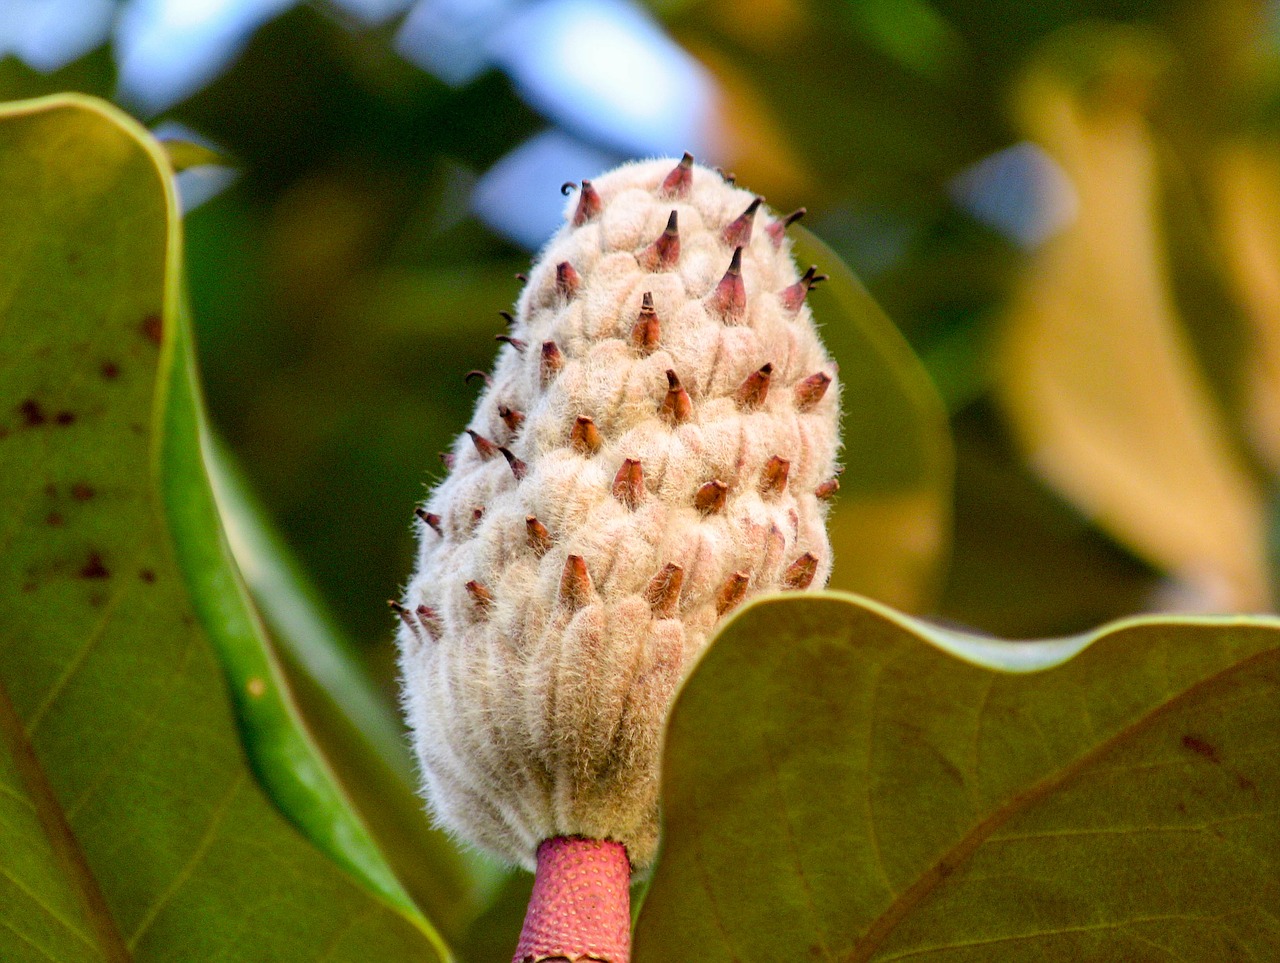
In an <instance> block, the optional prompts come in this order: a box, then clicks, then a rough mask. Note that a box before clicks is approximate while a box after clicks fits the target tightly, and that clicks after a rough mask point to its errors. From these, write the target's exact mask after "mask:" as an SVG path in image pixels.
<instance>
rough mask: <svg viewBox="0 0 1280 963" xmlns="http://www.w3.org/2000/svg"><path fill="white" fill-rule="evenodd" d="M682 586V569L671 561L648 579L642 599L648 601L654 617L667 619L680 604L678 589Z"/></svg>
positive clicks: (674, 612) (673, 614)
mask: <svg viewBox="0 0 1280 963" xmlns="http://www.w3.org/2000/svg"><path fill="white" fill-rule="evenodd" d="M683 587H684V569H682V568H681V567H680V566H679V565H676V564H675V563H673V562H668V563H667V564H666V565H664V566H662V570H661V571H660V572H658V574H657V575H655V576H654V577H653V578H651V579H650V580H649V585H648V587H647V588H646V589H645V590H644V600H645V601H646V602H648V603H649V607H650V608H651V609H652V610H653V617H654V618H655V619H669V618H673V617H674V616H675V614H676V609H677V607H678V606H679V605H680V589H681V588H683Z"/></svg>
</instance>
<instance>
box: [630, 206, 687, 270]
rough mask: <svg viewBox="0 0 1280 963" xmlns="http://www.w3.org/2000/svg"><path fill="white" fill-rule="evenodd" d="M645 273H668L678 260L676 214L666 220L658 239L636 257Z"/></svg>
mask: <svg viewBox="0 0 1280 963" xmlns="http://www.w3.org/2000/svg"><path fill="white" fill-rule="evenodd" d="M636 260H638V261H639V262H640V266H641V267H642V268H644V269H645V270H646V271H669V270H671V269H672V268H673V267H675V265H676V262H677V261H679V260H680V225H679V223H678V219H677V217H676V212H675V211H672V212H671V216H670V217H668V218H667V227H666V230H664V231H663V232H662V233H661V234H659V235H658V239H657V240H656V241H654V242H653V243H652V244H650V245H649V246H648V247H647V248H645V249H644V250H643V251H641V252H640V253H639V254H637V255H636Z"/></svg>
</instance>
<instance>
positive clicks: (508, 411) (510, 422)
mask: <svg viewBox="0 0 1280 963" xmlns="http://www.w3.org/2000/svg"><path fill="white" fill-rule="evenodd" d="M498 417H499V418H501V419H502V423H503V424H504V425H506V426H507V427H508V428H509V429H510V430H511V431H513V432H515V431H519V430H520V426H521V425H523V424H524V412H522V411H516V410H515V409H514V408H508V407H507V406H506V405H498Z"/></svg>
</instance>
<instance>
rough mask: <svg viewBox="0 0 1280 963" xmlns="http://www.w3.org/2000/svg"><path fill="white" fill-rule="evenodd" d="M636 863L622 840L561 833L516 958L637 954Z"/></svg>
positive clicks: (538, 881)
mask: <svg viewBox="0 0 1280 963" xmlns="http://www.w3.org/2000/svg"><path fill="white" fill-rule="evenodd" d="M630 885H631V863H630V861H629V860H628V859H627V850H626V848H625V847H624V846H623V845H622V844H621V843H614V842H609V841H608V840H603V839H584V838H582V837H581V836H556V837H555V838H553V839H545V840H543V841H542V844H541V845H540V846H539V847H538V870H537V874H536V875H535V876H534V879H533V894H532V895H531V896H530V897H529V910H528V912H527V913H525V917H524V929H523V930H521V931H520V942H519V943H518V944H517V945H516V955H515V958H514V960H513V963H539V961H541V960H569V961H572V963H577V961H579V960H599V961H603V963H629V961H630V959H631V890H630Z"/></svg>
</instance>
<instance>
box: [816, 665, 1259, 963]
mask: <svg viewBox="0 0 1280 963" xmlns="http://www.w3.org/2000/svg"><path fill="white" fill-rule="evenodd" d="M1278 651H1280V650H1278V649H1275V648H1270V649H1264V650H1262V651H1261V652H1255V653H1254V654H1253V655H1251V656H1249V657H1248V658H1246V659H1244V660H1242V661H1240V662H1237V663H1235V664H1234V665H1231V666H1228V667H1226V668H1224V669H1222V670H1220V671H1218V672H1214V673H1211V674H1210V675H1207V676H1205V677H1204V678H1203V679H1200V680H1199V681H1197V682H1196V683H1194V684H1193V685H1190V686H1188V687H1187V688H1185V689H1183V690H1182V691H1181V692H1179V693H1177V694H1176V695H1173V696H1172V697H1170V698H1168V699H1166V700H1165V701H1164V702H1162V703H1160V704H1159V705H1158V706H1155V707H1154V708H1152V709H1150V710H1149V711H1148V712H1147V713H1146V714H1144V715H1142V716H1141V717H1139V718H1137V719H1135V720H1133V721H1132V722H1130V723H1129V724H1128V725H1126V726H1124V727H1123V728H1121V729H1119V730H1117V731H1116V732H1115V733H1114V734H1112V735H1111V736H1110V737H1108V738H1107V739H1105V740H1103V741H1102V742H1100V743H1098V744H1097V745H1096V746H1095V747H1094V748H1093V749H1091V750H1089V751H1088V752H1086V753H1084V754H1083V755H1082V756H1080V757H1079V758H1078V759H1076V760H1075V761H1074V762H1072V763H1070V764H1069V765H1067V766H1064V767H1063V768H1062V769H1061V770H1060V771H1059V772H1057V773H1055V774H1054V775H1052V776H1047V777H1045V778H1044V779H1041V780H1040V781H1039V782H1037V783H1035V784H1034V785H1032V786H1031V787H1029V788H1028V789H1026V790H1024V791H1023V792H1021V793H1018V794H1017V795H1015V796H1013V797H1012V798H1010V799H1009V800H1008V801H1007V802H1006V803H1005V804H1004V805H1003V806H1001V807H1000V808H998V809H997V810H995V812H993V813H992V814H991V815H990V816H988V817H987V818H986V819H984V820H982V821H981V822H980V823H978V824H977V825H976V826H974V827H973V829H971V830H970V831H969V832H968V833H967V834H966V835H965V836H964V837H963V838H961V839H960V841H959V842H957V843H956V844H955V845H954V846H952V847H951V848H950V849H948V850H947V851H946V852H945V853H944V854H943V855H942V857H941V858H940V859H938V860H936V861H935V862H934V863H933V864H932V865H931V866H929V868H928V869H926V870H925V871H924V872H923V873H921V874H920V876H919V877H917V879H916V881H915V882H914V883H912V884H911V885H910V886H909V887H907V888H906V889H905V890H903V891H902V892H901V893H900V894H899V895H898V897H897V898H896V899H894V901H893V902H892V903H890V904H889V907H888V909H886V910H885V911H884V912H883V913H881V914H880V915H879V916H877V917H876V918H875V920H874V921H873V922H872V924H871V926H870V927H869V928H868V929H867V931H866V933H865V934H864V935H863V936H862V938H861V939H860V940H858V942H857V943H856V944H854V947H853V949H852V950H850V951H849V952H848V953H847V954H845V955H844V956H843V957H841V959H840V963H868V961H870V960H871V958H872V957H873V956H874V955H875V953H876V951H877V950H879V949H880V948H881V947H882V946H883V945H884V943H885V941H886V940H888V938H889V936H890V935H891V934H892V933H893V931H894V930H895V929H897V927H898V924H899V923H901V922H902V921H903V920H904V919H906V917H907V915H908V914H909V913H910V912H911V911H912V910H913V909H915V908H916V907H917V906H918V905H919V904H920V903H921V902H923V900H924V898H925V897H926V896H928V895H929V894H930V893H932V892H933V891H934V890H935V889H937V888H938V887H939V886H940V885H941V884H942V883H943V882H944V881H945V880H947V879H949V878H950V877H951V876H953V875H954V874H955V872H956V870H958V869H959V868H960V867H961V866H962V865H964V864H965V863H966V862H967V861H968V860H969V858H970V857H971V856H972V855H973V854H974V853H975V852H977V850H978V847H980V846H981V845H982V844H983V843H984V842H986V841H987V840H988V839H989V838H990V837H991V835H992V834H993V833H994V832H995V831H996V830H997V829H999V828H1000V827H1001V826H1003V825H1004V824H1005V823H1007V822H1008V821H1009V820H1011V819H1012V818H1013V817H1014V816H1017V815H1020V814H1022V813H1023V812H1025V811H1026V810H1028V809H1030V808H1031V807H1032V806H1033V805H1034V804H1035V803H1037V802H1039V801H1040V800H1041V799H1043V798H1044V797H1045V796H1047V795H1049V794H1050V793H1051V792H1053V791H1054V790H1055V789H1058V788H1059V787H1061V786H1063V785H1065V784H1066V783H1067V782H1069V781H1070V780H1071V779H1073V778H1074V777H1075V776H1076V775H1078V774H1079V773H1080V772H1081V771H1083V770H1084V769H1085V768H1086V767H1087V766H1088V765H1089V764H1090V763H1092V762H1093V761H1094V760H1096V759H1097V758H1098V757H1100V756H1102V755H1104V754H1105V753H1106V752H1108V751H1109V750H1110V749H1112V748H1113V747H1114V746H1116V745H1117V744H1119V743H1120V742H1121V741H1122V740H1124V739H1125V738H1127V737H1129V736H1132V735H1134V734H1136V733H1138V732H1140V731H1142V730H1143V729H1145V728H1147V727H1148V726H1149V725H1151V724H1152V723H1153V722H1154V721H1156V720H1157V719H1159V718H1160V717H1161V716H1163V715H1165V714H1166V713H1168V712H1170V711H1172V709H1173V708H1174V707H1176V706H1177V705H1179V704H1180V703H1181V702H1183V701H1185V700H1186V699H1188V698H1189V697H1191V696H1192V695H1193V694H1195V693H1197V692H1198V691H1199V690H1201V689H1202V688H1204V687H1206V686H1208V685H1209V684H1211V683H1214V682H1218V681H1220V680H1222V679H1224V678H1227V677H1229V676H1232V675H1235V674H1237V673H1239V672H1242V671H1244V670H1245V669H1246V668H1247V667H1249V666H1251V665H1252V664H1253V663H1254V662H1257V661H1261V660H1263V659H1266V658H1268V657H1275V655H1276V653H1277V652H1278Z"/></svg>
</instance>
